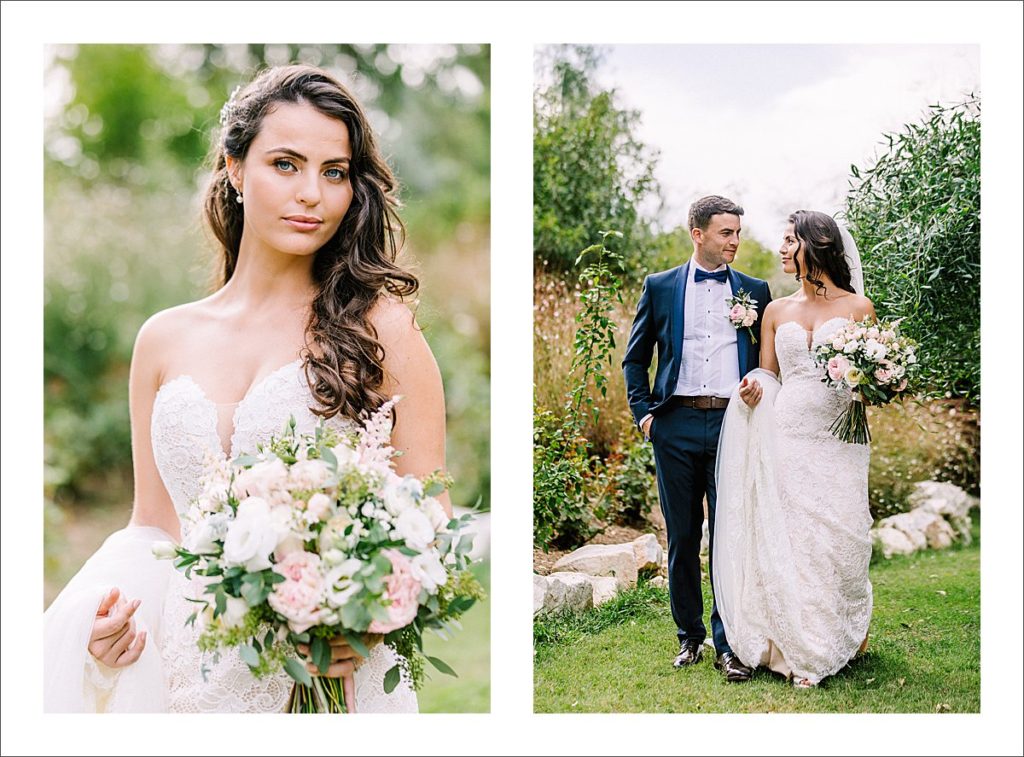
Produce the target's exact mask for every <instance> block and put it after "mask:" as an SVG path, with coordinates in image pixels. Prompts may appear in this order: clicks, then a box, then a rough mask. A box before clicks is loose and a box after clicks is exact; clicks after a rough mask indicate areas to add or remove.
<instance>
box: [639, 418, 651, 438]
mask: <svg viewBox="0 0 1024 757" xmlns="http://www.w3.org/2000/svg"><path fill="white" fill-rule="evenodd" d="M652 423H654V416H653V415H652V416H651V417H650V418H648V419H647V420H645V421H644V424H643V425H642V426H641V427H640V429H641V430H642V431H643V432H644V439H646V440H647V441H650V440H651V424H652Z"/></svg>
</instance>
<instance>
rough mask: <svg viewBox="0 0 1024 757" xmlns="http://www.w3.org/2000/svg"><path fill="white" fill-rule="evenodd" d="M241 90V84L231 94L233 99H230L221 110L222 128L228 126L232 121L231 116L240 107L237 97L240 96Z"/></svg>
mask: <svg viewBox="0 0 1024 757" xmlns="http://www.w3.org/2000/svg"><path fill="white" fill-rule="evenodd" d="M241 88H242V85H241V84H239V85H238V86H237V87H235V89H234V91H233V92H232V93H231V97H229V98H228V101H227V102H226V103H224V107H223V108H221V109H220V125H221V126H224V124H226V123H227V122H228V121H229V120H230V119H231V114H232V113H233V112H234V110H235V108H236V107H238V102H236V100H235V96H236V95H237V94H238V91H239V90H240V89H241Z"/></svg>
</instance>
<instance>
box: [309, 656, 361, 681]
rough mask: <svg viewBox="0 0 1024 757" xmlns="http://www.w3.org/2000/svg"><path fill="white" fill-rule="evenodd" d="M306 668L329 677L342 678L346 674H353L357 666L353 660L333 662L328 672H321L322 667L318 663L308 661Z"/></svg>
mask: <svg viewBox="0 0 1024 757" xmlns="http://www.w3.org/2000/svg"><path fill="white" fill-rule="evenodd" d="M306 670H308V671H309V672H310V673H313V674H315V675H322V676H327V677H328V678H342V677H344V676H350V675H353V674H354V673H355V671H356V666H355V664H354V663H353V662H352V661H351V660H345V661H343V662H332V663H331V664H330V666H329V667H328V668H327V672H326V673H321V672H320V669H319V668H318V667H317V666H316V665H314V664H313V663H311V662H307V663H306Z"/></svg>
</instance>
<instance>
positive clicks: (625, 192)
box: [533, 47, 656, 272]
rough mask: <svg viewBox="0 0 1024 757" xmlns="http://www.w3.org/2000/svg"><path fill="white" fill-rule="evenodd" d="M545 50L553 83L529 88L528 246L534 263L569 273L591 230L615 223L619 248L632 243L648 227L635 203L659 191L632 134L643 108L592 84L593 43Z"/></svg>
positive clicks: (649, 160)
mask: <svg viewBox="0 0 1024 757" xmlns="http://www.w3.org/2000/svg"><path fill="white" fill-rule="evenodd" d="M550 55H551V56H552V57H553V60H551V61H548V62H547V72H546V73H547V74H548V75H549V76H550V79H551V81H550V84H549V85H548V86H547V87H546V88H543V89H539V90H538V91H537V92H536V93H535V94H534V121H533V124H534V126H533V229H534V231H533V250H534V259H535V260H536V261H537V262H538V263H545V262H546V263H547V264H548V265H549V266H550V268H551V270H557V271H561V272H566V271H569V270H572V267H573V260H574V259H575V257H576V253H577V252H578V251H579V250H580V249H582V248H583V247H586V246H587V245H589V244H591V243H593V242H594V241H595V235H594V230H595V229H602V228H614V229H619V230H620V231H621V232H622V235H623V245H622V249H626V250H630V249H634V248H635V247H636V245H635V244H634V240H635V237H636V235H637V234H638V233H641V230H642V227H643V226H644V225H645V222H644V221H643V220H642V219H641V217H640V214H639V211H638V208H639V206H640V204H641V202H642V201H643V200H644V199H645V198H646V197H648V196H649V195H651V194H652V193H653V192H655V190H656V182H655V179H654V162H655V157H654V155H653V153H652V152H651V151H650V150H648V148H647V147H645V146H644V145H643V144H642V143H641V142H640V141H639V140H638V139H637V138H636V136H635V131H636V128H637V125H638V124H639V119H640V114H639V113H638V112H636V111H628V110H622V109H620V108H619V107H618V106H617V105H616V102H615V99H616V98H615V92H614V91H604V90H601V89H600V88H599V87H598V86H597V84H596V83H595V82H594V73H595V71H596V69H597V66H598V63H599V57H600V56H599V54H598V53H597V52H596V51H595V50H594V49H593V48H590V47H561V48H557V49H556V50H554V51H553V52H551V53H550Z"/></svg>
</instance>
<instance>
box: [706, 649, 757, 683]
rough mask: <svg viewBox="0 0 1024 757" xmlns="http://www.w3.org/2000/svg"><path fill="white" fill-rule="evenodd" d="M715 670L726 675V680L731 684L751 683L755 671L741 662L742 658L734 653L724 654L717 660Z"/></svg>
mask: <svg viewBox="0 0 1024 757" xmlns="http://www.w3.org/2000/svg"><path fill="white" fill-rule="evenodd" d="M715 668H716V669H717V670H721V671H722V672H723V673H725V680H726V681H729V682H730V683H741V682H743V681H749V680H750V676H751V675H753V673H754V671H752V670H751V669H750V668H748V667H747V666H746V665H744V664H743V663H742V662H740V658H739V657H737V656H736V655H735V654H733V653H732V652H723V653H722V654H720V655H718V659H716V660H715Z"/></svg>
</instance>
